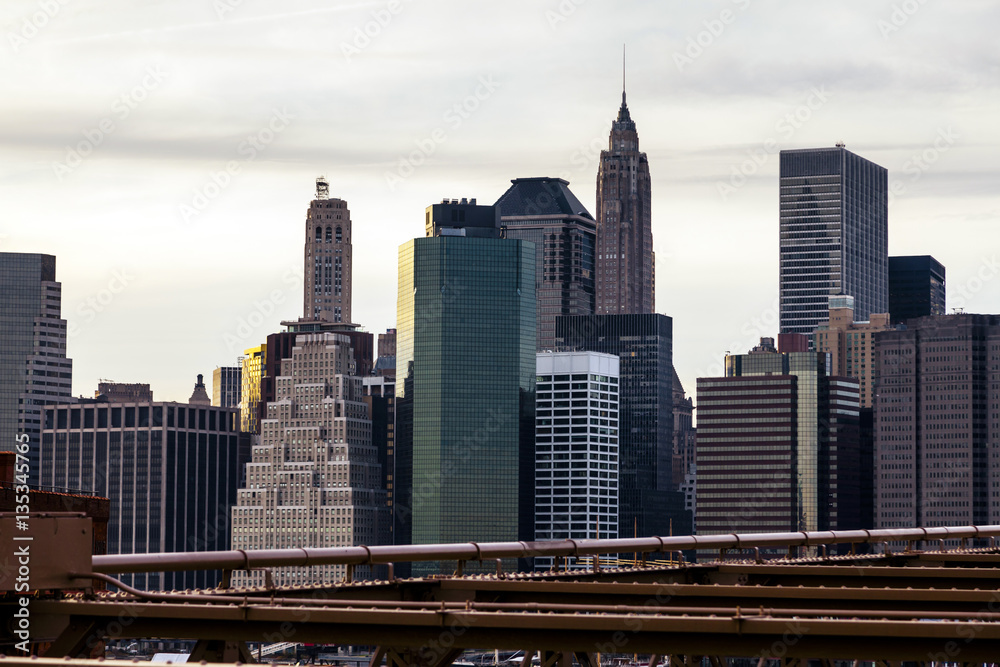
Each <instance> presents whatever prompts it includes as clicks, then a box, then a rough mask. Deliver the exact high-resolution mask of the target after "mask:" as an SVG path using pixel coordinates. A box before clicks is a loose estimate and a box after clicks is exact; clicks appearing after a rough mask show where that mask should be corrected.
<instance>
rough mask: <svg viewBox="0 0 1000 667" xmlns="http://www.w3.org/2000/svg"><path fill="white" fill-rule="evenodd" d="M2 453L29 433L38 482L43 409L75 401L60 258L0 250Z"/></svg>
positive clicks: (30, 455) (32, 472)
mask: <svg viewBox="0 0 1000 667" xmlns="http://www.w3.org/2000/svg"><path fill="white" fill-rule="evenodd" d="M0 285H2V286H3V289H2V290H0V450H2V451H13V449H14V444H15V443H16V442H17V440H16V438H18V436H21V435H27V436H28V438H29V440H28V442H29V444H30V445H31V447H30V449H29V451H28V465H29V480H30V481H31V483H33V484H37V483H38V479H39V477H38V469H39V467H38V464H39V459H38V452H39V440H40V436H41V433H42V406H43V405H46V404H49V403H62V402H67V401H69V400H71V396H72V382H73V362H72V360H70V359H67V358H66V320H64V319H62V315H61V304H62V285H61V284H60V283H58V282H56V258H55V257H54V256H52V255H39V254H27V253H14V252H0Z"/></svg>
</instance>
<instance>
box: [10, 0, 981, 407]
mask: <svg viewBox="0 0 1000 667" xmlns="http://www.w3.org/2000/svg"><path fill="white" fill-rule="evenodd" d="M998 25H1000V3H997V2H995V1H991V0H959V1H952V2H944V0H905V1H900V0H895V1H893V2H882V1H872V0H847V1H842V2H825V3H819V2H791V1H784V2H778V1H774V0H772V1H768V0H718V1H708V2H705V1H703V2H698V3H692V2H683V3H682V2H679V1H667V0H653V1H649V2H643V1H638V0H616V1H614V2H611V1H610V0H562V1H561V2H559V1H558V0H549V1H541V2H539V1H529V0H507V1H505V2H490V3H487V2H460V1H458V0H382V1H377V2H347V1H345V2H338V1H334V0H328V1H326V2H321V1H319V0H284V1H283V2H265V1H263V0H170V1H155V0H145V1H143V2H126V1H125V0H86V1H85V0H4V2H3V3H0V29H2V31H3V39H2V44H0V66H2V70H0V71H2V73H3V76H0V99H2V101H0V121H2V122H0V147H2V148H0V207H2V208H0V250H3V251H12V252H42V253H50V254H54V255H56V256H57V258H58V263H57V271H58V279H59V280H60V281H61V282H62V285H63V316H64V317H65V318H66V319H67V320H68V321H69V325H70V330H71V337H70V340H69V356H70V357H71V358H72V359H73V361H74V380H73V389H74V393H76V394H85V395H92V393H93V391H94V389H95V388H96V384H97V382H98V379H99V378H110V379H113V380H116V381H120V382H148V383H150V384H151V385H152V388H153V390H154V395H155V397H156V398H157V399H158V400H186V399H187V398H188V396H189V395H190V392H191V389H192V386H193V383H194V379H195V375H196V374H198V373H203V374H205V375H206V376H207V377H210V375H211V372H212V369H214V368H215V367H216V366H220V365H232V364H233V363H234V362H235V360H236V357H237V355H238V354H239V353H240V352H241V351H242V350H243V349H244V348H246V347H251V346H253V345H256V344H258V343H259V342H261V341H262V340H263V339H264V337H265V336H266V335H267V334H268V333H271V332H274V331H278V330H279V329H280V327H279V321H280V320H281V319H289V318H295V317H297V316H299V315H300V314H301V310H302V285H301V277H300V276H301V267H302V254H303V241H304V220H305V212H306V209H307V207H308V205H309V201H310V199H311V198H312V196H313V192H314V187H315V178H316V177H317V176H318V175H320V174H325V175H326V176H327V177H328V178H329V179H330V184H331V186H330V189H331V194H332V195H333V196H337V197H341V198H343V199H345V200H346V201H347V202H348V205H349V207H350V209H351V215H352V219H353V222H354V319H355V321H357V322H359V323H361V324H363V325H364V326H365V327H366V328H367V330H369V331H371V332H374V333H378V332H381V331H384V330H385V329H386V328H388V327H393V326H395V315H396V264H397V248H398V246H399V245H400V244H402V243H403V242H405V241H406V240H408V239H410V238H412V237H414V236H418V235H421V234H422V233H423V211H424V208H425V207H426V206H427V205H429V204H431V203H435V202H437V201H440V200H441V198H443V197H476V198H478V200H479V202H480V203H492V202H493V201H495V200H496V199H497V198H498V197H499V196H500V195H501V194H502V193H503V192H504V190H505V189H506V188H507V187H508V186H509V181H510V179H512V178H518V177H529V176H562V177H563V178H566V179H567V180H568V181H570V188H571V189H572V190H573V192H574V193H575V194H576V195H577V196H578V197H579V198H580V200H581V201H582V202H583V203H584V204H585V205H587V207H588V209H589V210H590V211H591V213H593V212H594V195H595V180H596V174H597V157H598V153H599V150H600V148H602V147H605V146H606V145H607V134H608V130H609V128H610V122H611V120H612V119H613V118H614V117H615V115H616V113H617V110H618V106H619V104H620V99H621V50H622V44H623V43H627V45H628V101H629V108H630V110H631V113H632V118H633V119H634V120H635V122H636V125H637V128H638V131H639V141H640V149H641V150H643V151H645V152H646V153H647V154H648V156H649V163H650V171H651V175H652V179H653V186H652V189H653V240H654V245H655V249H656V278H657V281H656V307H657V310H658V312H661V313H665V314H667V315H670V316H671V317H673V326H674V361H675V365H676V367H677V369H678V372H679V373H680V376H681V379H682V380H683V382H684V384H685V387H686V388H687V390H688V392H689V393H693V392H694V388H695V387H694V381H695V378H697V377H699V376H705V375H715V374H719V373H721V368H722V358H723V356H724V355H725V353H726V351H727V350H731V351H733V352H742V351H745V350H746V349H748V348H749V347H751V346H752V345H753V344H754V343H755V342H756V340H757V338H758V337H759V336H761V335H774V334H775V333H776V332H777V294H778V187H777V183H778V159H777V155H776V153H775V152H774V151H776V150H778V149H784V148H809V147H817V146H832V145H833V144H835V143H836V142H838V141H844V142H846V144H847V147H848V149H849V150H852V151H854V152H856V153H858V154H859V155H861V156H863V157H865V158H868V159H870V160H873V161H875V162H877V163H878V164H881V165H883V166H885V167H886V168H888V169H889V180H890V184H892V186H893V188H894V189H895V191H896V193H897V194H896V196H894V198H893V201H892V203H891V205H890V208H889V225H890V227H889V232H890V234H889V250H890V253H891V254H933V255H934V256H935V257H937V259H939V260H940V261H941V262H943V263H944V264H945V266H946V267H947V272H948V287H949V290H948V291H949V295H948V296H949V308H950V307H953V306H963V307H964V308H965V310H966V311H968V312H984V313H985V312H989V313H998V312H1000V265H998V264H997V259H998V257H997V256H998V255H1000V226H998V223H1000V195H998V183H1000V181H998V164H1000V160H998V159H997V158H998V143H1000V122H998V118H1000V90H998V87H1000V50H998V49H997V47H996V28H997V26H998Z"/></svg>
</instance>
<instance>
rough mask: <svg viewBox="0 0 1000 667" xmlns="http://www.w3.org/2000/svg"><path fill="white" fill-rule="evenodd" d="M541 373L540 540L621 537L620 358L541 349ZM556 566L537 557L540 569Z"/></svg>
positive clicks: (537, 496)
mask: <svg viewBox="0 0 1000 667" xmlns="http://www.w3.org/2000/svg"><path fill="white" fill-rule="evenodd" d="M537 373H538V377H537V383H538V384H537V391H538V402H537V403H536V405H537V409H536V413H535V424H536V427H535V462H536V463H535V539H536V540H566V539H573V540H585V539H615V538H617V537H618V387H619V384H618V357H616V356H615V355H613V354H600V353H598V352H541V353H539V354H538V358H537ZM552 564H553V559H552V558H551V557H546V558H536V559H535V568H536V569H539V570H546V569H549V568H551V567H552ZM567 564H568V565H569V566H572V565H574V563H573V562H572V561H571V562H569V563H567Z"/></svg>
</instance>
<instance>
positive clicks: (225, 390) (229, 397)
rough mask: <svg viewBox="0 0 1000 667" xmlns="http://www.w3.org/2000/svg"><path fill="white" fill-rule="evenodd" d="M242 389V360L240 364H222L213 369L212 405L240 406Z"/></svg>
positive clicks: (223, 406) (221, 406)
mask: <svg viewBox="0 0 1000 667" xmlns="http://www.w3.org/2000/svg"><path fill="white" fill-rule="evenodd" d="M242 391H243V362H242V360H240V365H239V366H220V367H219V368H216V369H215V370H214V371H212V405H214V406H216V407H220V408H238V407H240V396H241V394H242Z"/></svg>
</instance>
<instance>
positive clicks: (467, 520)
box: [394, 200, 536, 570]
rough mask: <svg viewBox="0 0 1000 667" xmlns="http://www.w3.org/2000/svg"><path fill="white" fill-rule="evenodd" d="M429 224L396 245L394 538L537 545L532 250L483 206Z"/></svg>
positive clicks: (441, 207)
mask: <svg viewBox="0 0 1000 667" xmlns="http://www.w3.org/2000/svg"><path fill="white" fill-rule="evenodd" d="M426 228H427V231H428V232H429V234H430V235H429V236H428V237H426V238H418V239H414V240H412V241H409V242H407V243H405V244H403V245H402V246H400V248H399V292H398V301H397V307H398V318H397V327H396V363H397V376H396V434H395V435H396V477H395V482H396V487H395V488H396V494H395V500H394V503H395V515H396V520H397V523H396V529H395V540H396V542H397V543H400V544H407V543H412V544H428V543H443V542H468V541H486V542H490V541H508V540H518V539H531V535H532V532H533V522H534V507H533V495H534V464H535V457H534V451H535V449H534V444H535V443H534V428H535V336H536V329H535V315H536V304H535V244H534V243H531V242H530V241H522V240H517V239H505V238H501V234H500V225H499V214H498V211H497V209H496V208H495V207H493V206H477V205H476V204H475V200H472V201H471V202H469V201H466V200H463V201H461V202H458V201H446V202H444V203H442V204H435V205H433V206H430V207H428V208H427V211H426ZM451 566H452V567H453V564H452V565H451ZM418 569H420V568H418V566H416V565H415V566H414V570H418Z"/></svg>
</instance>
